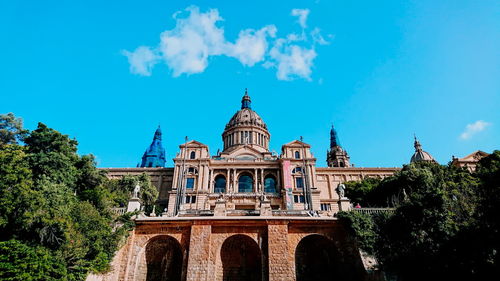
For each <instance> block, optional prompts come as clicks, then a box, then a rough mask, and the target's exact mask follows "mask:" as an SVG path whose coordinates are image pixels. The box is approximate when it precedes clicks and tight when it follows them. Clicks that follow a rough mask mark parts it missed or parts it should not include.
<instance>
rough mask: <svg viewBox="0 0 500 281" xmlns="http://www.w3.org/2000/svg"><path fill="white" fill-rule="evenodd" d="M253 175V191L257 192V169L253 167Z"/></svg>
mask: <svg viewBox="0 0 500 281" xmlns="http://www.w3.org/2000/svg"><path fill="white" fill-rule="evenodd" d="M253 177H254V181H253V182H254V184H255V186H254V188H253V192H255V193H257V192H259V177H258V175H257V169H253Z"/></svg>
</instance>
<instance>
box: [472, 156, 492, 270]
mask: <svg viewBox="0 0 500 281" xmlns="http://www.w3.org/2000/svg"><path fill="white" fill-rule="evenodd" d="M476 173H477V176H478V177H479V179H480V180H481V187H480V189H478V193H479V195H480V198H481V199H480V204H479V211H478V221H477V227H476V229H474V233H471V235H469V237H470V238H471V239H470V240H469V241H467V242H468V243H469V244H471V248H472V249H474V250H475V251H474V252H472V253H468V254H469V255H470V256H471V257H472V259H473V261H475V262H474V263H472V267H473V270H475V271H476V272H479V273H481V274H482V276H481V277H484V278H486V277H487V276H498V275H499V274H500V219H499V214H500V150H495V151H493V153H492V154H490V155H489V156H487V157H485V158H483V159H481V160H480V161H479V165H478V167H477V172H476Z"/></svg>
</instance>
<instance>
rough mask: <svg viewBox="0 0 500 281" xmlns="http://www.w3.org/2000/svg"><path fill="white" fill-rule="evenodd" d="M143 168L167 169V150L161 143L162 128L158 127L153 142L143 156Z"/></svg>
mask: <svg viewBox="0 0 500 281" xmlns="http://www.w3.org/2000/svg"><path fill="white" fill-rule="evenodd" d="M141 167H142V168H144V167H165V148H163V145H162V143H161V128H160V126H158V129H156V132H155V135H154V137H153V142H152V143H151V145H150V146H149V147H148V149H146V151H145V152H144V155H143V156H142V162H141Z"/></svg>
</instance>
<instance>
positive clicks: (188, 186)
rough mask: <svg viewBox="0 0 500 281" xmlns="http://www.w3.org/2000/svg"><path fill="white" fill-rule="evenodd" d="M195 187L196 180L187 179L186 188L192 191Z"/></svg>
mask: <svg viewBox="0 0 500 281" xmlns="http://www.w3.org/2000/svg"><path fill="white" fill-rule="evenodd" d="M193 187H194V178H187V179H186V188H190V189H192V188H193Z"/></svg>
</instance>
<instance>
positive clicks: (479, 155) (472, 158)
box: [459, 150, 489, 161]
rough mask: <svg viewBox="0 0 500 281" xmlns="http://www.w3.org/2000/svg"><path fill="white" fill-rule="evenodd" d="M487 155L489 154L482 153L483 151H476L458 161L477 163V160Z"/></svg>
mask: <svg viewBox="0 0 500 281" xmlns="http://www.w3.org/2000/svg"><path fill="white" fill-rule="evenodd" d="M488 155H489V154H488V153H486V152H484V151H481V150H477V151H474V152H472V153H471V154H469V155H467V156H465V157H464V158H460V159H459V160H460V161H478V160H479V159H481V158H483V157H486V156H488Z"/></svg>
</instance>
